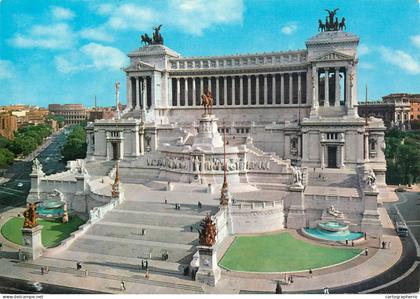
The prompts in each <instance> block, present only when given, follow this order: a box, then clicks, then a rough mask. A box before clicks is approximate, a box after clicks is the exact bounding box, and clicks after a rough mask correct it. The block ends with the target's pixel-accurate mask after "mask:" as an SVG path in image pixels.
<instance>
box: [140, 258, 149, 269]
mask: <svg viewBox="0 0 420 299" xmlns="http://www.w3.org/2000/svg"><path fill="white" fill-rule="evenodd" d="M141 269H142V270H145V269H146V270H148V269H149V262H148V261H145V260H141Z"/></svg>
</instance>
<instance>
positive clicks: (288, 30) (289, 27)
mask: <svg viewBox="0 0 420 299" xmlns="http://www.w3.org/2000/svg"><path fill="white" fill-rule="evenodd" d="M297 29H298V26H297V24H296V23H289V24H286V25H284V26H283V27H281V33H283V34H286V35H290V34H293V33H295V32H296V30H297Z"/></svg>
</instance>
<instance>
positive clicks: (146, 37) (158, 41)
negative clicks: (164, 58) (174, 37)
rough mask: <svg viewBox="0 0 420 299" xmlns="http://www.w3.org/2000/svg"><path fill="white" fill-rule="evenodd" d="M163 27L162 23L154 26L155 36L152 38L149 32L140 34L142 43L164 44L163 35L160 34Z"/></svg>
mask: <svg viewBox="0 0 420 299" xmlns="http://www.w3.org/2000/svg"><path fill="white" fill-rule="evenodd" d="M161 28H162V24H161V25H159V26H157V27H153V38H151V37H150V36H149V35H148V34H147V33H144V34H142V35H141V36H140V39H141V42H142V44H144V45H146V46H148V45H163V36H162V34H160V29H161Z"/></svg>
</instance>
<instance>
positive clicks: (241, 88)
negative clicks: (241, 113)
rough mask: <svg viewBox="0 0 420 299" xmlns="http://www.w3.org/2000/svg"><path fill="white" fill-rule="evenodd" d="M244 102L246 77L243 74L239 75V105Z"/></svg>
mask: <svg viewBox="0 0 420 299" xmlns="http://www.w3.org/2000/svg"><path fill="white" fill-rule="evenodd" d="M243 104H244V78H243V76H240V77H239V105H241V106H242V105H243Z"/></svg>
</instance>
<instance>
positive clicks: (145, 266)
mask: <svg viewBox="0 0 420 299" xmlns="http://www.w3.org/2000/svg"><path fill="white" fill-rule="evenodd" d="M151 255H152V254H151V253H150V256H151ZM144 268H145V269H146V270H148V269H149V262H148V261H144Z"/></svg>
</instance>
